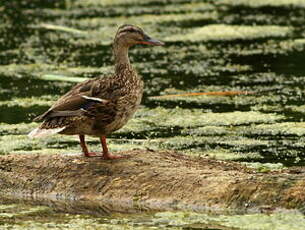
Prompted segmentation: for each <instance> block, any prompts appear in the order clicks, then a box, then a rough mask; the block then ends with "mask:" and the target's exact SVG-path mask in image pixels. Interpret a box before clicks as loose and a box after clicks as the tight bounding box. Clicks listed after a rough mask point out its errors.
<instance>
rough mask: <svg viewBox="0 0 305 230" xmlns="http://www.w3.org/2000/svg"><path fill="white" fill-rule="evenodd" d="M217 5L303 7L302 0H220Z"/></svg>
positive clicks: (304, 5) (304, 4)
mask: <svg viewBox="0 0 305 230" xmlns="http://www.w3.org/2000/svg"><path fill="white" fill-rule="evenodd" d="M218 4H228V5H233V6H250V7H264V6H285V7H291V6H293V7H302V8H303V7H305V3H304V1H302V0H256V1H248V0H220V1H218Z"/></svg>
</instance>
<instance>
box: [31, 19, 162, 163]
mask: <svg viewBox="0 0 305 230" xmlns="http://www.w3.org/2000/svg"><path fill="white" fill-rule="evenodd" d="M135 44H149V45H163V43H161V42H159V41H157V40H154V39H152V38H150V37H149V36H148V35H146V34H145V33H144V32H143V30H142V29H141V28H139V27H136V26H132V25H124V26H121V27H120V28H119V29H118V32H117V33H116V36H115V38H114V44H113V53H114V58H115V73H114V74H113V75H111V76H107V77H102V78H100V77H98V78H95V79H90V80H87V81H84V82H82V83H79V84H77V85H76V86H74V87H73V88H72V89H71V90H70V91H69V92H67V93H66V94H65V95H63V96H62V97H61V98H59V99H58V100H57V101H56V102H55V103H54V105H53V106H52V107H51V108H50V109H49V110H48V111H47V112H45V113H44V114H42V115H40V116H39V117H37V118H36V119H35V120H36V121H38V120H42V121H43V122H42V124H41V125H40V127H39V128H37V129H35V130H33V131H32V132H31V133H30V134H29V136H31V137H40V136H45V135H47V134H48V130H50V134H54V133H56V132H58V133H60V134H67V135H79V136H80V139H81V146H82V148H83V152H84V153H85V155H86V154H87V155H88V151H87V148H86V146H85V144H84V135H91V136H99V137H101V138H103V141H102V144H103V150H104V155H105V151H107V152H108V150H107V146H106V142H105V136H106V135H108V134H110V133H112V132H114V131H116V130H118V129H120V128H122V127H123V126H124V125H125V124H126V123H127V122H128V120H129V119H130V118H131V117H132V116H133V114H134V113H135V112H136V110H137V108H138V107H139V105H140V102H141V99H142V94H143V81H142V79H141V77H140V76H138V74H137V72H136V71H135V70H134V69H133V67H132V66H131V64H130V62H129V58H128V49H129V47H131V46H132V45H135ZM101 140H102V139H101ZM86 152H87V153H86ZM87 155H86V156H87ZM106 157H109V156H108V155H107V156H106Z"/></svg>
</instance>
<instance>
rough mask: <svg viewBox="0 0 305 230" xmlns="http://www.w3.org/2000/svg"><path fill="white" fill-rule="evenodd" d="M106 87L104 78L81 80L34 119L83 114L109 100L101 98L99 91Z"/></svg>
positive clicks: (104, 89)
mask: <svg viewBox="0 0 305 230" xmlns="http://www.w3.org/2000/svg"><path fill="white" fill-rule="evenodd" d="M107 88H108V87H107V81H105V80H102V81H101V80H100V79H91V80H87V81H85V82H81V83H79V84H77V85H76V86H74V87H73V88H72V89H71V90H70V91H69V92H67V93H66V94H65V95H63V96H62V97H61V98H59V99H58V100H57V101H56V102H55V103H54V105H53V106H52V107H51V108H50V109H49V110H48V111H46V112H45V113H43V114H42V115H40V116H38V117H36V118H35V119H34V121H40V120H46V119H49V118H53V117H69V116H80V115H84V114H85V113H86V111H87V110H92V107H94V106H98V107H99V106H105V105H106V104H107V103H108V102H109V100H107V99H103V98H101V96H103V93H102V94H101V91H102V92H103V91H105V92H106V91H107V90H106V89H107ZM96 95H98V97H96ZM105 96H106V95H105Z"/></svg>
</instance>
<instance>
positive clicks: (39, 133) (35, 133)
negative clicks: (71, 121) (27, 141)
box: [28, 127, 66, 138]
mask: <svg viewBox="0 0 305 230" xmlns="http://www.w3.org/2000/svg"><path fill="white" fill-rule="evenodd" d="M65 128H66V127H60V128H54V129H42V128H39V127H38V128H36V129H33V130H32V131H31V132H30V133H29V134H28V137H29V138H41V137H46V136H50V135H53V134H56V133H59V132H61V131H63V130H64V129H65Z"/></svg>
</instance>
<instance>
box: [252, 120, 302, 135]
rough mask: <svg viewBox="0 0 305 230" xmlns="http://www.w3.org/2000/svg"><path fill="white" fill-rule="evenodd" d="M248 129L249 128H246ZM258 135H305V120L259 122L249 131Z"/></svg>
mask: <svg viewBox="0 0 305 230" xmlns="http://www.w3.org/2000/svg"><path fill="white" fill-rule="evenodd" d="M248 131H249V130H248ZM250 132H251V133H255V134H258V135H273V136H278V135H286V136H288V135H295V136H305V122H282V123H275V124H260V125H257V126H256V127H255V129H254V130H251V131H250Z"/></svg>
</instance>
